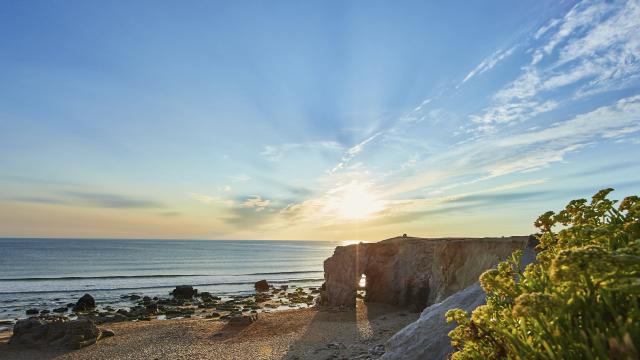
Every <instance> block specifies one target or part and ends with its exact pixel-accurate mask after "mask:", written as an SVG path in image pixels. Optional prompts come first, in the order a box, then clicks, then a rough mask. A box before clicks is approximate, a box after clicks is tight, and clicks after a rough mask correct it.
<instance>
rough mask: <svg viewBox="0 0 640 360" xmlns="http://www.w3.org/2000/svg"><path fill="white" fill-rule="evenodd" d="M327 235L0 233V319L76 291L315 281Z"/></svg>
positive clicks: (329, 247)
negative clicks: (173, 237)
mask: <svg viewBox="0 0 640 360" xmlns="http://www.w3.org/2000/svg"><path fill="white" fill-rule="evenodd" d="M337 245H340V244H339V243H337V242H333V241H222V240H219V241H169V240H79V239H73V240H71V239H0V320H2V319H13V318H16V317H24V316H25V309H27V308H31V307H34V308H38V309H49V310H51V309H53V308H56V307H60V306H63V305H64V304H66V303H69V302H75V301H76V300H77V299H78V298H79V297H80V296H82V295H83V294H84V293H90V294H91V295H93V296H94V298H95V299H96V301H97V302H98V304H99V305H102V306H105V305H112V306H118V305H123V304H124V303H123V301H124V300H122V299H121V298H120V296H121V295H124V294H143V295H150V296H156V295H161V296H168V293H169V291H170V290H171V289H173V287H175V286H176V285H183V284H184V285H194V286H195V287H197V288H198V289H199V290H201V291H209V292H211V293H213V294H216V295H221V296H229V295H236V294H247V293H251V292H253V284H254V282H256V281H258V280H261V279H266V280H268V281H269V282H270V283H274V284H290V285H296V286H304V287H308V286H319V285H320V284H321V283H322V278H323V272H322V263H323V261H324V260H325V259H326V258H327V257H329V256H331V254H332V253H333V250H334V248H335V246H337Z"/></svg>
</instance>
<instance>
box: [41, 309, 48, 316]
mask: <svg viewBox="0 0 640 360" xmlns="http://www.w3.org/2000/svg"><path fill="white" fill-rule="evenodd" d="M48 313H50V311H49V310H47V309H44V310H40V315H47V314H48Z"/></svg>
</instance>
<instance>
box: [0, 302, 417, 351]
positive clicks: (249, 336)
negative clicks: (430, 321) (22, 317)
mask: <svg viewBox="0 0 640 360" xmlns="http://www.w3.org/2000/svg"><path fill="white" fill-rule="evenodd" d="M418 315H419V314H417V313H411V312H408V311H406V310H404V309H398V308H394V307H391V306H387V305H382V304H365V303H363V302H362V301H359V302H358V304H357V307H356V309H355V310H354V309H342V310H341V309H338V308H308V309H295V310H285V311H278V312H270V313H263V314H260V318H259V320H258V321H256V322H255V323H253V324H250V325H247V326H240V325H236V326H230V325H228V324H227V322H226V321H223V320H213V319H179V320H164V321H163V320H152V321H138V322H121V323H114V324H108V326H106V327H108V328H109V329H111V330H113V331H114V332H115V333H116V335H115V336H114V337H111V338H107V339H104V340H101V341H100V342H98V343H97V344H96V345H93V346H89V347H86V348H83V349H80V350H74V351H69V350H51V349H41V350H38V349H20V348H10V347H9V346H8V345H7V341H8V339H9V337H10V335H11V333H10V332H5V333H2V334H0V358H2V359H292V360H293V359H369V358H377V357H378V356H379V354H378V352H379V349H380V347H379V345H381V344H384V342H385V341H386V340H387V339H388V338H389V337H390V336H392V335H393V334H394V333H395V332H397V331H398V330H399V329H401V328H402V327H404V326H405V325H407V324H409V323H411V322H413V321H415V320H416V319H417V318H418Z"/></svg>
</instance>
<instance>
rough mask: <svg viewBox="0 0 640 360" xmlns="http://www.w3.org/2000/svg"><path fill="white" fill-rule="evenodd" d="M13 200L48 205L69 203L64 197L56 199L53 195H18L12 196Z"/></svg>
mask: <svg viewBox="0 0 640 360" xmlns="http://www.w3.org/2000/svg"><path fill="white" fill-rule="evenodd" d="M10 200H12V201H18V202H26V203H35V204H48V205H64V204H67V201H65V200H62V199H56V198H51V197H40V196H18V197H14V198H11V199H10Z"/></svg>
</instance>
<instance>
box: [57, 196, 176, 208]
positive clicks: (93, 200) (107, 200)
mask: <svg viewBox="0 0 640 360" xmlns="http://www.w3.org/2000/svg"><path fill="white" fill-rule="evenodd" d="M66 195H67V196H68V197H71V198H73V199H75V200H79V201H80V202H82V203H84V204H86V205H91V206H96V207H103V208H113V209H135V208H162V207H164V205H163V204H161V203H159V202H157V201H154V200H148V199H140V198H136V197H128V196H123V195H118V194H109V193H94V192H67V193H66Z"/></svg>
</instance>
